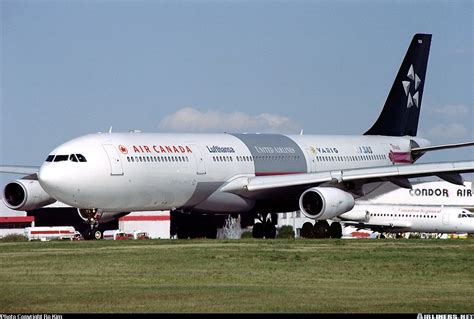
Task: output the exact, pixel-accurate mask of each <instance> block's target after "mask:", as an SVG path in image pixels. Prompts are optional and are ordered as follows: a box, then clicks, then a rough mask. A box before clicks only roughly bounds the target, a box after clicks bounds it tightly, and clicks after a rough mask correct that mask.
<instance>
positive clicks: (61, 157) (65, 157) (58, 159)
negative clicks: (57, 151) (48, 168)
mask: <svg viewBox="0 0 474 319" xmlns="http://www.w3.org/2000/svg"><path fill="white" fill-rule="evenodd" d="M68 158H69V155H56V157H55V158H54V161H55V162H63V161H67V160H68Z"/></svg>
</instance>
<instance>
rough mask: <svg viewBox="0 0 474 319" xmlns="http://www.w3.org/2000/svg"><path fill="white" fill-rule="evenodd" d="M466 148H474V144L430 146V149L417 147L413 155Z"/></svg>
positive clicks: (412, 151) (413, 150)
mask: <svg viewBox="0 0 474 319" xmlns="http://www.w3.org/2000/svg"><path fill="white" fill-rule="evenodd" d="M466 146H474V142H466V143H457V144H444V145H435V146H428V147H415V148H412V150H411V153H412V154H419V153H425V152H431V151H438V150H445V149H450V148H459V147H466Z"/></svg>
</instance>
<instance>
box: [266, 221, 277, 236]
mask: <svg viewBox="0 0 474 319" xmlns="http://www.w3.org/2000/svg"><path fill="white" fill-rule="evenodd" d="M263 228H264V233H265V238H267V239H274V238H275V237H276V228H275V225H273V223H269V222H267V223H265V225H264V227H263Z"/></svg>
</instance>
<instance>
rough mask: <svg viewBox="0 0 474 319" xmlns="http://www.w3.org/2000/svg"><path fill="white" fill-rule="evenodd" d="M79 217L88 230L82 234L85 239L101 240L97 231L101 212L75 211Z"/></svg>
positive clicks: (100, 235) (95, 210)
mask: <svg viewBox="0 0 474 319" xmlns="http://www.w3.org/2000/svg"><path fill="white" fill-rule="evenodd" d="M77 212H78V213H79V216H80V217H81V218H82V219H83V220H84V222H85V223H87V224H89V226H90V228H89V229H87V230H86V231H85V233H84V234H83V236H84V238H85V239H101V238H102V232H101V231H100V230H99V229H98V227H99V221H100V219H101V218H102V214H103V211H102V210H101V209H95V208H93V209H80V208H78V209H77Z"/></svg>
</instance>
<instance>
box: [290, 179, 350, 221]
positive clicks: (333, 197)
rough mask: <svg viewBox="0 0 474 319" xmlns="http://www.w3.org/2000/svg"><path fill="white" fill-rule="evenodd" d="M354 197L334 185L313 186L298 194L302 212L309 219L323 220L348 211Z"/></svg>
mask: <svg viewBox="0 0 474 319" xmlns="http://www.w3.org/2000/svg"><path fill="white" fill-rule="evenodd" d="M354 204H355V201H354V197H353V196H352V195H351V194H349V193H347V192H345V191H343V190H340V189H338V188H334V187H313V188H310V189H308V190H306V191H305V192H304V193H303V194H301V196H300V200H299V205H300V210H301V211H302V212H303V214H304V215H305V216H306V217H308V218H311V219H315V220H325V219H331V218H333V217H336V216H338V215H340V214H343V213H345V212H348V211H350V210H351V209H352V208H353V207H354Z"/></svg>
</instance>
